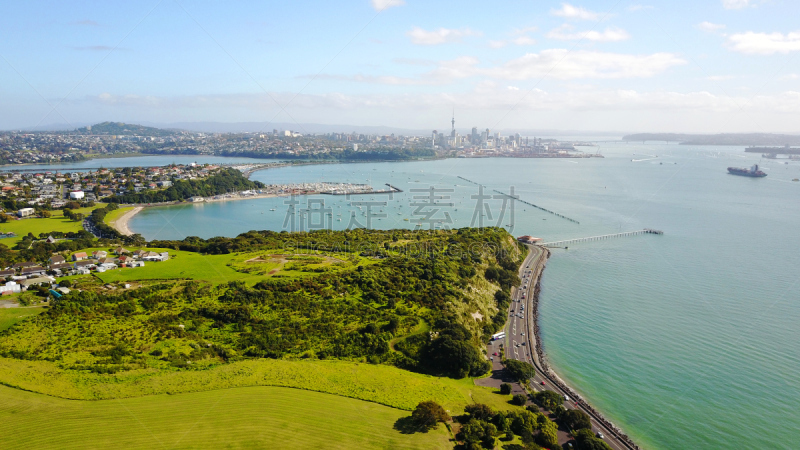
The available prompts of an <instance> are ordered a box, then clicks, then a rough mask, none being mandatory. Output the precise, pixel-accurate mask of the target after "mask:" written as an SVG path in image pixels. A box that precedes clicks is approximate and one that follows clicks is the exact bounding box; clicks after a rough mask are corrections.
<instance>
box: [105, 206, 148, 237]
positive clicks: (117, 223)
mask: <svg viewBox="0 0 800 450" xmlns="http://www.w3.org/2000/svg"><path fill="white" fill-rule="evenodd" d="M142 209H144V207H143V206H136V207H134V208H133V209H132V210H130V211H128V212H126V213H125V214H123V215H121V216H120V217H119V218H118V219H117V220H114V221H112V222H110V223H109V225H110V226H111V227H112V228H114V229H116V230H117V231H119V232H120V233H122V234H123V235H125V236H130V235H132V234H133V232H132V231H131V229H130V228H128V222H130V220H131V219H132V218H133V216H135V215H136V214H138V213H139V211H141V210H142Z"/></svg>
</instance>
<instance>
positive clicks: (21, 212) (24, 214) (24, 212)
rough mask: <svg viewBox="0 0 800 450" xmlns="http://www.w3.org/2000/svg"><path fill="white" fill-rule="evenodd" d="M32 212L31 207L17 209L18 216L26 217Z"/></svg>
mask: <svg viewBox="0 0 800 450" xmlns="http://www.w3.org/2000/svg"><path fill="white" fill-rule="evenodd" d="M33 212H34V209H33V208H22V209H20V210H19V211H17V215H18V216H19V217H28V216H32V215H33Z"/></svg>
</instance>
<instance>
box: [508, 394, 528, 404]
mask: <svg viewBox="0 0 800 450" xmlns="http://www.w3.org/2000/svg"><path fill="white" fill-rule="evenodd" d="M527 402H528V396H527V395H525V394H514V396H513V397H511V404H512V405H517V406H524V405H525V403H527Z"/></svg>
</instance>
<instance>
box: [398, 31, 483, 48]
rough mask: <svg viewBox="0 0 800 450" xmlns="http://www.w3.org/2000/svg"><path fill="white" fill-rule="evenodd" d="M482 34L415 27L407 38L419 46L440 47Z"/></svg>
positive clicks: (407, 34)
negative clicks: (440, 45)
mask: <svg viewBox="0 0 800 450" xmlns="http://www.w3.org/2000/svg"><path fill="white" fill-rule="evenodd" d="M481 34H482V33H480V32H478V31H473V30H470V29H469V28H463V29H461V30H456V29H451V28H439V29H438V30H432V31H428V30H423V29H422V28H420V27H414V28H412V29H411V31H409V32H407V33H406V36H408V37H410V38H411V42H413V43H414V44H417V45H438V44H445V43H448V42H459V41H461V38H463V37H465V36H480V35H481Z"/></svg>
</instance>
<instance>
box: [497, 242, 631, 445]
mask: <svg viewBox="0 0 800 450" xmlns="http://www.w3.org/2000/svg"><path fill="white" fill-rule="evenodd" d="M528 248H529V250H530V251H529V252H528V256H527V257H526V258H525V261H524V262H523V263H522V266H520V270H519V277H520V280H521V281H522V283H521V284H520V287H519V288H516V289H512V292H511V305H510V306H509V308H508V309H509V311H508V314H509V316H508V317H509V320H508V322H507V323H506V328H505V331H506V337H505V340H504V342H505V356H506V358H510V359H516V360H519V361H525V362H527V363H530V364H531V365H533V367H534V368H535V369H536V374H535V375H534V377H533V380H532V381H531V384H530V386H529V388H531V390H533V391H542V390H545V389H547V390H551V391H555V392H557V393H559V394H561V395H563V396H565V398H569V401H565V402H564V407H565V408H567V409H580V410H582V411H583V412H585V413H586V414H588V415H589V417H590V418H591V421H592V432H594V433H595V435H597V433H598V432H600V433H602V434H603V440H604V441H605V442H606V443H607V444H608V445H609V446H610V447H611V448H613V449H614V450H630V449H633V448H635V447H634V446H632V445H630V444H629V443H628V442H626V441H625V440H623V439H622V438H621V437H618V436H617V432H616V431H615V430H613V429H612V428H611V427H610V426H607V425H606V424H605V423H604V421H603V420H602V419H601V417H600V416H599V415H598V414H597V413H596V412H594V411H592V410H590V409H589V408H587V407H586V406H585V404H583V403H582V402H580V403H576V399H575V398H574V396H573V395H570V394H569V393H567V392H564V390H562V389H561V388H560V387H559V386H558V384H557V383H555V378H554V377H553V376H552V375H550V374H546V373H545V370H544V365H543V364H542V361H540V359H539V355H538V352H537V348H536V345H537V339H536V333H535V328H534V327H535V323H536V320H537V319H536V317H535V313H536V307H537V305H535V304H534V302H535V301H536V300H537V299H536V298H535V294H536V286H537V284H538V283H539V280H540V278H541V274H542V271H543V270H544V265H545V262H547V256H548V253H547V252H548V251H547V250H546V249H544V248H542V247H539V246H536V245H529V246H528ZM559 434H560V435H561V433H559ZM560 437H561V436H560ZM560 443H562V444H563V443H564V442H560Z"/></svg>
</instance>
